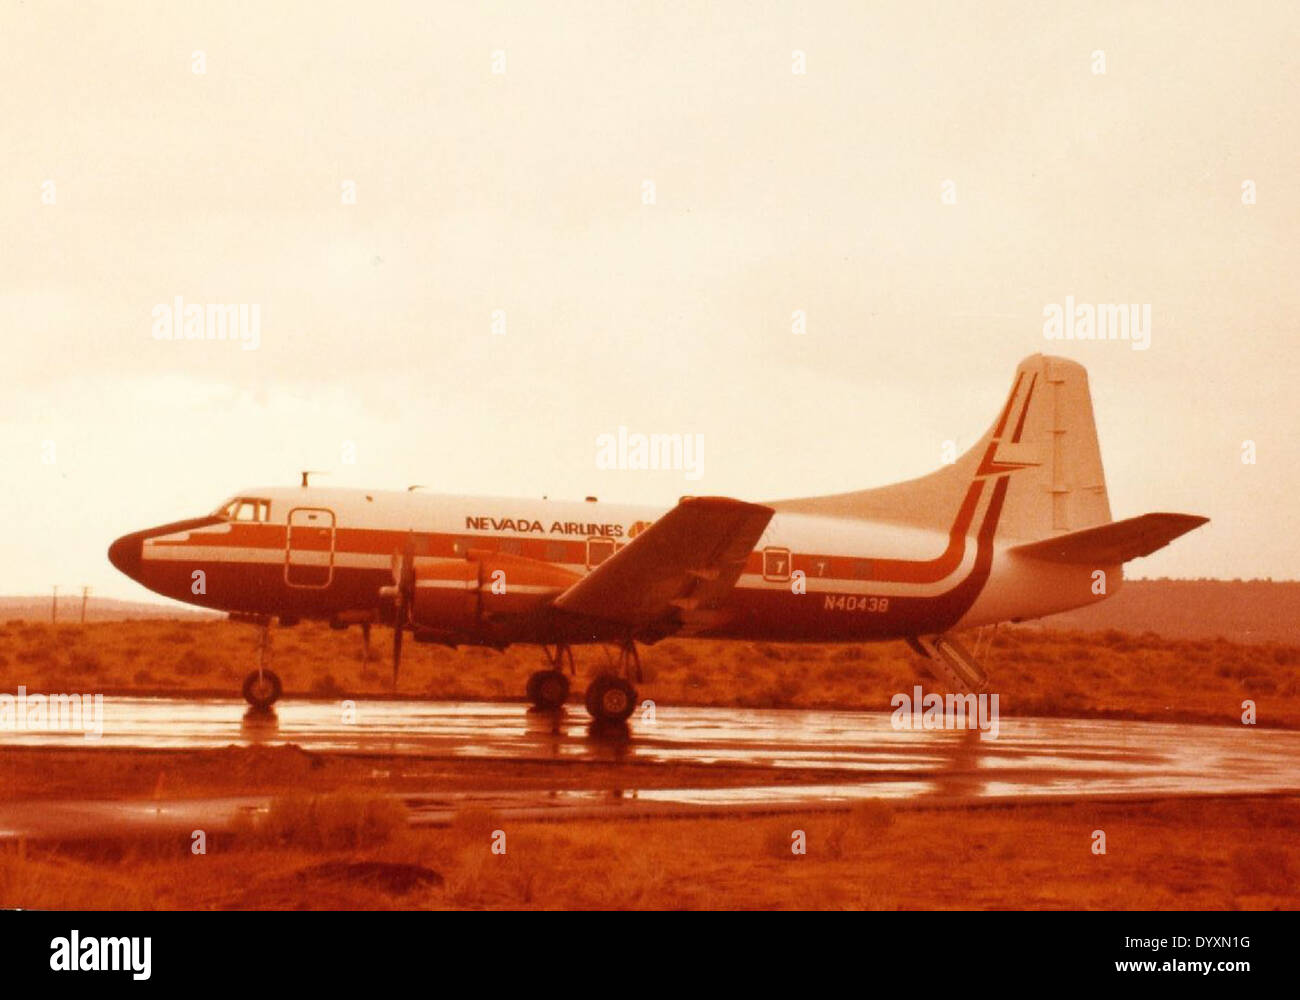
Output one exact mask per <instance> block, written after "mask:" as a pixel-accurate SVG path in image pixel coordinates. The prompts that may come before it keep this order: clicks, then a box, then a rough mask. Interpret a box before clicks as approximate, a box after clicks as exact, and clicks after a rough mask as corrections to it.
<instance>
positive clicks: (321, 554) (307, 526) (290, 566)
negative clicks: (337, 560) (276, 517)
mask: <svg viewBox="0 0 1300 1000" xmlns="http://www.w3.org/2000/svg"><path fill="white" fill-rule="evenodd" d="M334 530H335V518H334V511H332V510H330V509H329V508H328V507H294V508H293V509H292V510H290V511H289V517H288V521H287V527H286V529H285V535H284V582H285V583H286V584H287V585H288V586H290V587H305V588H307V589H309V590H324V589H325V588H326V587H328V586H329V585H330V584H331V583H332V582H333V581H334Z"/></svg>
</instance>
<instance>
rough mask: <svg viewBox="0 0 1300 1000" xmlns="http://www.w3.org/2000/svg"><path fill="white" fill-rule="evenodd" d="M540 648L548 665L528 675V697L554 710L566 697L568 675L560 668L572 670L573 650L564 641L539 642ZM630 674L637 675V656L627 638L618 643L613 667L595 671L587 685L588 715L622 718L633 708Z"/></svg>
mask: <svg viewBox="0 0 1300 1000" xmlns="http://www.w3.org/2000/svg"><path fill="white" fill-rule="evenodd" d="M542 650H543V652H544V653H545V654H546V661H547V664H548V669H546V670H539V671H537V672H536V673H535V674H533V675H532V676H531V677H529V678H528V689H527V690H528V700H529V701H531V702H532V703H533V705H534V706H535V707H536V708H539V709H544V710H554V709H557V708H559V707H560V706H562V705H563V704H564V702H565V700H566V699H567V698H568V697H569V678H568V677H566V676H565V675H564V668H565V667H566V666H567V667H568V669H569V673H570V674H574V673H575V672H576V671H575V670H574V666H573V650H572V649H571V648H569V646H568V645H567V644H564V643H560V644H559V645H557V646H555V647H550V646H543V647H542ZM620 675H622V676H620ZM633 678H635V679H636V680H638V681H639V680H640V679H641V658H640V656H638V655H637V651H636V644H635V643H634V642H632V641H631V640H629V641H627V642H625V643H624V644H623V645H622V646H620V647H619V654H618V663H617V666H616V668H615V670H613V671H610V672H607V673H602V674H599V675H598V676H597V677H596V678H595V679H593V680H592V682H591V683H590V684H589V685H587V694H586V698H585V701H586V704H587V711H588V712H590V713H591V717H592V718H593V719H595V720H596V721H597V722H604V723H620V722H626V721H627V719H628V718H629V717H630V716H631V715H632V712H633V711H634V710H635V709H636V688H634V687H633V686H632V683H631V681H632V679H633Z"/></svg>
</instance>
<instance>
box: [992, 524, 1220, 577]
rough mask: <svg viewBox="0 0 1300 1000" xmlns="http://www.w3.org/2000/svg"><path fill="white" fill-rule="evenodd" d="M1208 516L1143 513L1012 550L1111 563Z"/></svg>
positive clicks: (1145, 551)
mask: <svg viewBox="0 0 1300 1000" xmlns="http://www.w3.org/2000/svg"><path fill="white" fill-rule="evenodd" d="M1208 520H1209V518H1208V517H1197V516H1196V515H1195V514H1143V515H1142V516H1141V517H1130V518H1128V519H1127V520H1125V521H1112V522H1111V523H1110V524H1103V525H1100V526H1098V527H1096V528H1084V529H1083V530H1082V531H1071V532H1070V533H1069V534H1066V535H1057V536H1056V537H1055V538H1045V539H1044V540H1043V541H1041V542H1030V543H1029V544H1028V545H1017V546H1015V547H1013V548H1012V549H1010V550H1009V551H1011V552H1014V553H1016V554H1017V555H1023V556H1031V557H1032V558H1034V559H1046V560H1047V561H1048V562H1059V563H1092V564H1094V565H1098V566H1111V565H1114V564H1115V563H1122V562H1128V560H1130V559H1138V558H1140V557H1142V556H1149V555H1150V554H1151V553H1152V552H1154V551H1156V549H1162V548H1164V547H1165V546H1166V545H1168V544H1169V543H1170V542H1172V541H1173V540H1174V539H1175V538H1177V537H1178V536H1179V535H1185V534H1186V533H1187V532H1189V531H1191V530H1192V529H1193V528H1199V527H1200V526H1201V525H1202V524H1204V523H1205V522H1206V521H1208Z"/></svg>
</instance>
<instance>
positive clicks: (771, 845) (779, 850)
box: [763, 821, 807, 861]
mask: <svg viewBox="0 0 1300 1000" xmlns="http://www.w3.org/2000/svg"><path fill="white" fill-rule="evenodd" d="M797 829H799V827H797V826H794V825H793V821H789V822H786V823H783V824H779V825H776V826H771V827H768V830H767V833H766V834H765V835H764V837H763V853H765V854H766V855H767V856H768V857H771V858H776V859H777V860H778V861H795V860H798V859H799V858H802V857H805V856H806V855H803V854H795V853H794V844H795V840H794V831H795V830H797ZM805 846H807V842H806V840H805Z"/></svg>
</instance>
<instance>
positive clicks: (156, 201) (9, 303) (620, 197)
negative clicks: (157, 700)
mask: <svg viewBox="0 0 1300 1000" xmlns="http://www.w3.org/2000/svg"><path fill="white" fill-rule="evenodd" d="M1297 10H1298V8H1297V7H1296V5H1294V4H1292V3H1275V4H1260V5H1254V4H1248V3H1238V4H1232V5H1227V4H1223V3H1204V4H1198V3H1180V4H1134V3H1131V2H1123V3H1116V4H1104V3H1103V4H1097V3H1090V4H1086V5H1079V6H1077V7H1073V6H1071V5H1067V4H1051V5H1044V4H1040V3H1026V4H1010V5H1003V4H997V3H980V4H965V3H953V4H926V3H915V2H908V3H900V4H893V5H873V4H864V3H843V4H838V3H824V4H819V3H809V2H803V0H801V2H799V3H790V4H772V5H769V4H758V3H752V2H745V3H725V4H705V3H647V4H635V3H618V4H599V3H593V4H541V3H516V2H511V3H503V4H445V5H434V4H429V3H409V4H399V3H386V2H375V3H370V4H356V3H351V2H349V3H332V2H331V3H325V2H319V0H315V2H311V3H301V4H290V3H280V2H276V3H272V4H266V3H264V2H256V3H246V4H245V3H222V4H209V3H189V2H182V3H177V2H173V0H168V2H159V3H142V2H132V3H129V4H128V3H122V4H104V5H94V6H92V5H87V4H82V3H67V4H52V3H26V4H17V3H7V4H5V5H3V7H0V335H2V336H3V347H4V358H3V363H2V364H0V371H3V376H2V377H3V389H4V391H3V392H2V393H0V446H2V449H3V456H4V462H3V465H2V466H0V487H2V495H3V497H4V500H3V504H4V515H5V516H4V519H3V522H0V593H8V594H15V593H29V592H46V591H48V588H49V585H50V584H53V583H58V584H60V585H61V586H62V587H64V588H66V589H72V588H74V587H77V586H80V585H81V584H90V585H92V586H93V587H94V588H95V592H96V593H99V594H101V595H105V596H117V597H140V596H144V595H145V594H146V592H145V591H143V590H142V588H139V587H138V586H136V585H135V584H133V583H131V582H130V581H128V580H127V579H126V578H124V577H122V576H120V575H119V574H118V573H116V571H114V570H113V569H112V567H111V566H110V565H109V564H108V561H107V559H106V557H105V549H106V547H107V545H108V543H109V542H110V541H111V540H112V539H113V538H114V537H116V536H117V535H119V534H122V533H124V532H126V531H128V530H133V529H136V528H141V527H145V526H148V525H151V524H157V523H161V522H164V521H168V520H173V519H176V518H180V517H186V516H192V515H196V514H201V513H205V512H207V511H209V510H211V509H212V508H213V507H215V506H216V504H217V503H218V502H219V501H220V500H222V499H223V498H224V497H226V496H229V495H231V494H233V493H235V492H236V491H237V490H239V489H240V488H241V487H244V486H251V485H260V484H291V483H293V482H295V481H296V478H297V471H298V470H299V469H302V468H313V469H323V470H330V471H331V473H332V474H331V475H330V476H329V477H327V478H322V479H321V480H320V481H321V482H322V483H326V482H328V483H330V484H334V485H341V486H354V485H355V486H368V487H374V488H384V487H391V488H398V489H400V488H403V487H405V486H406V485H408V484H410V483H423V484H427V485H428V486H430V487H431V488H433V489H435V490H438V491H445V492H455V493H481V494H505V495H520V496H541V495H543V494H549V495H550V496H552V497H562V496H568V497H581V496H583V495H585V494H598V495H599V496H600V497H601V498H602V499H609V500H630V501H647V502H661V503H664V504H670V503H672V502H673V501H674V500H675V499H676V497H677V496H678V495H680V494H682V493H695V494H700V493H714V494H726V495H734V496H739V497H744V498H748V499H759V500H761V499H772V498H776V497H786V496H801V495H810V494H814V493H821V492H831V491H838V490H844V489H850V488H856V487H864V486H871V485H878V484H882V483H886V482H890V481H894V480H898V479H901V478H906V477H909V476H912V475H917V474H920V473H922V472H925V471H928V470H930V469H931V468H933V467H935V466H937V465H938V464H939V462H940V459H941V455H942V453H943V446H944V442H945V441H954V442H956V445H957V447H958V448H959V449H964V448H965V447H967V446H969V445H970V444H971V443H972V442H973V440H974V439H975V438H976V437H978V436H979V435H980V434H981V433H982V432H983V431H984V429H985V428H986V427H987V426H988V424H989V423H990V421H991V420H992V418H993V417H994V415H995V413H996V410H997V409H998V407H999V406H1000V404H1001V402H1002V400H1003V399H1004V398H1005V395H1006V391H1007V389H1008V386H1009V384H1010V379H1011V376H1012V372H1013V371H1014V368H1015V365H1016V363H1017V362H1018V361H1019V360H1020V359H1021V358H1022V357H1024V356H1025V355H1028V354H1032V353H1035V352H1038V351H1046V352H1049V353H1058V354H1064V355H1067V356H1069V357H1073V358H1075V359H1077V360H1079V361H1081V362H1082V363H1084V364H1085V365H1086V366H1087V367H1088V370H1089V374H1090V378H1091V381H1092V387H1093V394H1094V402H1095V406H1096V411H1097V420H1098V429H1099V433H1100V437H1101V444H1102V454H1103V458H1104V461H1105V466H1106V474H1107V480H1108V483H1109V487H1110V499H1111V507H1112V511H1113V513H1114V516H1115V517H1117V518H1119V517H1127V516H1132V515H1136V514H1140V513H1143V512H1146V511H1151V510H1168V511H1184V512H1189V513H1198V514H1205V515H1208V516H1210V517H1211V518H1212V519H1213V522H1212V524H1210V525H1209V526H1207V527H1206V528H1203V529H1201V530H1198V531H1196V532H1194V533H1192V534H1191V535H1189V536H1188V537H1186V538H1184V539H1181V540H1179V541H1178V542H1176V543H1175V544H1174V545H1172V546H1171V547H1170V548H1169V549H1167V550H1165V551H1164V552H1162V553H1160V554H1158V555H1157V556H1155V557H1152V558H1150V559H1147V560H1144V561H1141V562H1139V563H1136V564H1132V565H1131V567H1130V571H1131V573H1133V574H1134V575H1142V576H1166V575H1167V576H1219V577H1228V578H1232V577H1256V576H1260V577H1262V576H1272V577H1274V578H1296V577H1297V575H1300V574H1298V573H1297V565H1298V564H1300V532H1297V529H1296V518H1297V503H1296V497H1297V495H1300V462H1298V461H1297V459H1298V458H1300V455H1298V449H1297V440H1296V436H1297V432H1298V431H1300V419H1298V418H1300V402H1298V398H1300V397H1298V396H1297V379H1296V376H1297V374H1300V308H1298V307H1300V280H1297V276H1296V269H1297V263H1298V262H1300V254H1297V249H1300V193H1298V191H1297V184H1296V179H1297V169H1298V168H1300V156H1298V155H1297V154H1298V153H1300V100H1297V95H1300V60H1298V59H1297V58H1296V51H1295V44H1296V39H1297V37H1300V32H1298V31H1297V29H1298V28H1300V13H1297ZM1099 52H1100V53H1101V54H1102V58H1103V59H1104V72H1098V71H1097V70H1098V69H1099V67H1101V63H1100V61H1099V59H1098V53H1099ZM799 53H801V54H802V55H799ZM801 60H802V62H801ZM800 68H805V69H806V72H802V73H800V72H796V71H795V70H798V69H800ZM494 69H495V70H504V72H494ZM196 70H202V72H196ZM1248 181H1249V182H1251V183H1252V185H1253V191H1254V193H1255V197H1254V202H1255V203H1254V204H1248V203H1246V202H1248V201H1249V200H1250V199H1249V198H1245V197H1244V196H1243V184H1245V183H1246V182H1248ZM647 182H650V183H651V184H652V185H653V203H650V204H647V203H646V202H647V197H648V192H649V191H650V190H651V189H650V188H649V187H648V186H647ZM946 182H951V183H950V184H948V185H947V186H945V184H946ZM350 192H355V203H349V202H350V201H351V198H350ZM945 193H947V194H948V198H947V199H946V200H945V197H944V195H945ZM954 198H955V201H954ZM1067 295H1071V296H1073V297H1074V299H1075V301H1076V302H1085V303H1139V304H1149V305H1150V307H1151V317H1152V319H1151V339H1150V346H1149V348H1148V349H1146V350H1134V349H1133V344H1132V343H1131V342H1125V341H1114V342H1077V341H1071V342H1059V341H1048V340H1046V339H1045V337H1044V334H1043V324H1044V308H1045V307H1046V306H1049V305H1051V304H1053V303H1064V301H1065V297H1066V296H1067ZM176 296H182V297H183V299H184V301H185V302H187V303H205V304H206V303H243V304H249V305H256V306H258V307H259V309H260V312H261V330H260V343H259V345H258V349H257V350H243V349H241V347H240V346H239V345H238V344H232V343H228V342H219V341H211V342H209V341H179V342H168V341H161V340H158V339H155V337H154V335H153V333H154V331H153V325H154V314H153V310H154V307H155V306H157V305H160V304H166V305H170V304H171V303H172V302H173V301H174V299H175V297H176ZM494 310H502V311H503V315H504V323H505V329H504V332H494V331H493V327H492V324H493V316H494ZM796 310H803V311H804V312H805V314H806V317H807V319H806V333H803V334H796V333H794V332H792V321H793V316H794V313H795V311H796ZM497 318H498V320H500V319H501V318H502V317H501V316H500V315H498V317H497ZM620 425H621V426H625V427H627V428H628V429H629V430H631V431H640V432H645V433H652V432H658V433H683V434H703V435H704V451H703V473H704V474H703V478H702V479H700V480H697V481H690V480H687V479H686V478H685V476H684V475H683V473H682V472H680V471H677V472H673V471H662V472H633V471H620V470H601V469H598V468H597V465H596V454H597V449H596V437H597V435H600V434H602V433H607V432H609V433H614V432H617V429H618V427H619V426H620ZM1246 441H1252V442H1254V445H1255V449H1256V455H1257V460H1256V462H1255V464H1246V463H1244V462H1243V461H1242V456H1243V442H1246ZM349 446H351V447H352V448H354V449H355V462H354V463H353V464H347V463H346V462H345V460H344V459H345V457H347V453H346V451H345V450H346V449H347V448H348V447H349Z"/></svg>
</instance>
